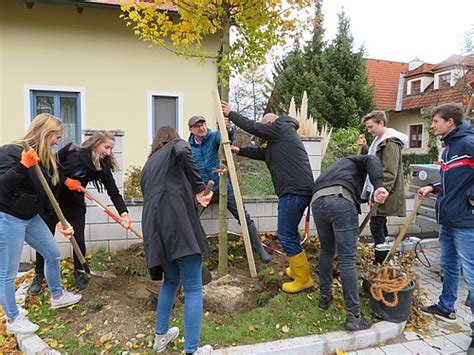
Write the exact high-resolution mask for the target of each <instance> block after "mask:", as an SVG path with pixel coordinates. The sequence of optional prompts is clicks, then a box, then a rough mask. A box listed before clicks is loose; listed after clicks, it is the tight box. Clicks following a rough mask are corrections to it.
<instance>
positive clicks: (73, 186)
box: [64, 178, 81, 192]
mask: <svg viewBox="0 0 474 355" xmlns="http://www.w3.org/2000/svg"><path fill="white" fill-rule="evenodd" d="M64 185H66V186H67V188H68V189H69V190H71V191H77V192H81V189H80V188H79V186H81V182H80V181H79V180H76V179H70V178H67V179H66V181H64Z"/></svg>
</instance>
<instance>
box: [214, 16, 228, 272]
mask: <svg viewBox="0 0 474 355" xmlns="http://www.w3.org/2000/svg"><path fill="white" fill-rule="evenodd" d="M229 33H230V25H229V23H227V25H226V26H225V27H224V31H223V35H222V52H221V58H224V57H227V56H228V54H229V47H230V36H229ZM219 62H220V60H219ZM219 64H220V63H219ZM217 67H218V70H219V75H218V79H217V80H218V84H217V86H218V90H219V95H220V97H221V98H222V100H224V101H229V79H230V78H229V73H228V72H226V71H225V69H224V71H223V69H222V67H221V66H220V65H218V66H217ZM221 141H222V140H221ZM219 156H220V166H221V169H223V173H222V174H221V176H220V178H219V264H218V267H217V273H218V276H219V277H222V276H225V275H227V273H228V267H227V259H228V256H227V162H226V160H225V154H224V149H223V148H222V145H221V147H220V148H219Z"/></svg>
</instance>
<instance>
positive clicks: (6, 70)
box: [0, 0, 217, 169]
mask: <svg viewBox="0 0 474 355" xmlns="http://www.w3.org/2000/svg"><path fill="white" fill-rule="evenodd" d="M119 15H120V11H119V9H118V8H117V9H107V8H94V7H85V8H84V12H83V13H82V14H79V13H77V10H76V7H75V6H67V5H52V4H44V3H35V4H34V6H33V8H32V9H27V8H26V7H25V4H24V1H20V0H7V1H2V9H1V11H0V78H1V80H0V144H4V143H7V142H9V141H11V140H13V139H16V138H18V137H21V136H22V135H23V134H24V132H25V129H26V126H27V123H28V119H29V117H28V110H29V105H28V102H29V97H28V95H27V94H26V92H27V91H25V89H26V88H28V87H45V88H48V87H50V88H66V89H67V88H75V89H77V90H80V91H81V92H82V93H83V95H84V97H83V98H82V103H83V107H82V110H83V112H82V114H83V123H84V125H83V126H82V129H83V130H84V129H92V128H95V129H111V130H116V129H119V130H122V131H125V132H126V136H125V139H124V142H123V150H124V152H126V154H125V156H124V168H125V169H126V168H127V167H128V166H130V165H132V164H133V165H143V163H144V161H145V159H146V156H147V152H148V147H149V143H150V137H151V136H152V133H151V132H150V129H149V126H150V124H149V123H150V122H151V121H150V120H151V112H150V108H149V97H150V95H149V93H150V92H161V93H174V94H177V95H179V96H180V97H181V98H182V102H181V104H182V105H181V112H180V134H181V135H182V136H184V138H186V137H187V134H188V129H187V125H186V121H187V119H188V118H189V117H190V116H192V115H194V114H201V115H204V116H206V117H214V104H213V101H212V97H211V90H213V89H215V88H216V82H217V74H216V66H215V64H212V63H207V64H201V63H199V62H198V60H196V59H185V58H180V57H176V56H173V55H171V54H170V52H168V51H166V50H164V49H161V48H158V47H155V48H148V47H147V44H145V43H143V42H140V41H139V40H138V38H137V37H136V36H134V35H133V32H132V30H131V29H130V28H127V27H126V26H125V22H124V21H123V20H121V19H120V18H119ZM216 46H217V38H213V39H209V40H208V41H207V42H206V43H204V48H205V49H209V50H214V49H215V48H216ZM208 122H209V125H210V126H214V124H213V122H212V120H209V121H208Z"/></svg>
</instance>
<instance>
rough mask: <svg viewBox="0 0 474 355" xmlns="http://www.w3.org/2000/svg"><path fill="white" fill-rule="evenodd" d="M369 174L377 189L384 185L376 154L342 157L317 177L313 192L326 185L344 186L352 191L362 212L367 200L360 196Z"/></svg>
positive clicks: (380, 165) (358, 208) (380, 166)
mask: <svg viewBox="0 0 474 355" xmlns="http://www.w3.org/2000/svg"><path fill="white" fill-rule="evenodd" d="M367 174H369V178H370V181H371V182H372V184H373V185H374V188H375V189H378V188H379V187H382V186H383V169H382V164H381V163H380V160H379V159H378V158H377V157H376V156H373V155H360V156H354V157H347V158H344V159H341V160H339V161H337V162H335V163H334V164H332V165H331V166H330V167H329V168H327V169H326V170H325V171H324V172H323V173H322V174H321V175H320V176H319V177H318V178H317V179H316V181H315V182H314V185H313V194H314V193H315V192H316V191H318V190H321V189H324V188H326V187H330V186H343V187H345V188H346V189H348V190H349V191H350V192H351V193H352V197H353V198H354V201H356V202H357V210H358V211H359V213H360V204H361V203H363V202H367V201H365V200H362V199H361V197H360V195H361V192H362V188H363V187H364V182H365V178H366V176H367Z"/></svg>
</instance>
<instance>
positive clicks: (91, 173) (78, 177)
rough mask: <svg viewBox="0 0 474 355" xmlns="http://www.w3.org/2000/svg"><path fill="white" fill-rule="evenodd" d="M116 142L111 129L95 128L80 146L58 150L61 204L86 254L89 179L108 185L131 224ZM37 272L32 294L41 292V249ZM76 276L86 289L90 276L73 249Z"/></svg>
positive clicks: (127, 225)
mask: <svg viewBox="0 0 474 355" xmlns="http://www.w3.org/2000/svg"><path fill="white" fill-rule="evenodd" d="M114 146H115V137H114V135H113V134H112V133H111V132H109V131H105V130H100V131H96V132H95V133H94V134H93V135H92V137H90V138H88V139H87V140H86V141H85V142H84V143H82V145H81V146H80V147H78V146H76V145H74V144H72V143H69V144H66V145H65V146H64V147H63V148H62V149H61V150H60V151H59V152H58V154H57V156H58V157H57V159H58V165H59V174H60V176H61V179H60V180H61V183H60V186H59V189H58V193H57V194H58V202H59V206H60V207H61V210H62V211H63V213H64V216H65V217H66V219H67V220H68V222H69V223H70V224H71V225H72V226H73V228H74V237H75V238H76V241H77V244H78V245H79V248H80V249H81V251H82V254H83V255H86V243H85V240H84V229H85V223H86V204H85V202H84V193H83V191H82V190H81V186H82V187H86V186H87V184H88V183H89V182H92V183H93V184H94V186H95V187H96V188H97V190H98V191H99V192H101V191H103V189H104V188H105V190H107V193H108V195H109V196H110V199H111V200H112V202H113V204H114V206H115V208H116V209H117V211H118V212H119V214H120V216H121V217H122V220H123V222H122V226H123V227H124V228H127V229H128V228H130V223H131V221H130V218H129V216H128V210H127V206H126V205H125V202H124V200H123V198H122V195H120V192H119V189H118V187H117V184H116V183H115V180H114V177H113V175H112V172H113V171H116V170H118V168H119V166H118V162H117V160H116V159H115V156H114V153H113V148H114ZM52 218H56V217H55V216H54V217H52ZM48 224H51V223H50V222H49V223H48ZM35 273H36V274H35V278H34V279H33V283H32V284H31V286H30V289H29V293H30V294H36V293H39V292H40V291H41V285H42V282H43V280H44V259H43V258H42V257H41V255H40V254H38V253H37V254H36V264H35ZM74 277H75V279H76V287H77V288H78V289H79V290H83V289H85V288H86V285H87V279H86V276H85V274H84V270H83V268H82V265H81V262H80V260H79V258H78V256H77V255H76V253H74Z"/></svg>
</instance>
